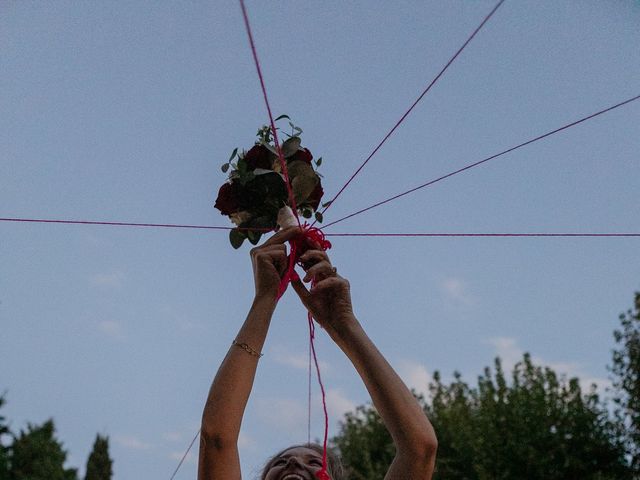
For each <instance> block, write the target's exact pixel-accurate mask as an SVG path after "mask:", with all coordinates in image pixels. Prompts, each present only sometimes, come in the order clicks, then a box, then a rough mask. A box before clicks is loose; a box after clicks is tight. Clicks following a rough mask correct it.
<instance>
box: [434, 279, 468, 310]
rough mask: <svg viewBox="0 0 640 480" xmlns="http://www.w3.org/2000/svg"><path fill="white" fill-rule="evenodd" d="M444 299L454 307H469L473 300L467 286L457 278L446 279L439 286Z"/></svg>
mask: <svg viewBox="0 0 640 480" xmlns="http://www.w3.org/2000/svg"><path fill="white" fill-rule="evenodd" d="M440 288H441V289H442V292H443V293H444V295H445V298H446V299H447V300H448V301H449V302H452V303H453V304H454V305H462V306H469V305H473V304H474V303H475V299H474V298H473V296H472V295H471V294H470V293H469V291H468V290H469V289H468V287H467V284H466V283H465V282H464V281H463V280H461V279H459V278H447V279H445V280H443V282H442V283H441V285H440Z"/></svg>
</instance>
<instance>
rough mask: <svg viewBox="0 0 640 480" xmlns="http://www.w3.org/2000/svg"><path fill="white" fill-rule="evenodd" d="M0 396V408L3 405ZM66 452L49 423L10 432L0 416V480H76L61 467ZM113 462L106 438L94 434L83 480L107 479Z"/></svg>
mask: <svg viewBox="0 0 640 480" xmlns="http://www.w3.org/2000/svg"><path fill="white" fill-rule="evenodd" d="M5 401H6V399H5V397H4V396H2V397H0V408H2V406H3V405H4V404H5ZM66 460H67V452H66V451H65V450H64V448H63V445H62V443H61V442H60V441H59V440H58V439H57V438H56V432H55V426H54V423H53V420H47V421H46V422H44V423H43V424H42V425H32V424H28V425H27V429H26V430H20V432H19V433H17V434H16V433H14V432H12V431H11V429H10V428H9V425H8V424H7V420H6V418H5V417H4V416H2V415H0V480H78V471H77V469H75V468H65V466H64V464H65V462H66ZM112 465H113V460H112V459H111V457H110V456H109V438H108V437H106V436H101V435H99V434H98V435H96V440H95V442H94V444H93V450H92V451H91V453H90V454H89V458H88V459H87V468H86V474H85V477H84V480H111V476H112Z"/></svg>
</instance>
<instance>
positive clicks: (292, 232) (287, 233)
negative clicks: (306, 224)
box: [262, 227, 302, 247]
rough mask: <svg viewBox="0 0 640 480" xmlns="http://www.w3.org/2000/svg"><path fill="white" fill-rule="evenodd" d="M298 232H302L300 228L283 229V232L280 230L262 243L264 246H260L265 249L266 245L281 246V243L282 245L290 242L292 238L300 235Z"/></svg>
mask: <svg viewBox="0 0 640 480" xmlns="http://www.w3.org/2000/svg"><path fill="white" fill-rule="evenodd" d="M300 232H302V230H301V229H300V227H289V228H285V229H284V230H280V231H279V232H277V233H276V234H275V235H273V236H272V237H271V238H270V239H269V240H267V241H266V242H264V244H263V245H262V246H263V247H266V246H268V245H278V244H282V243H284V242H286V241H289V240H291V239H292V238H293V237H295V236H296V235H298V234H300Z"/></svg>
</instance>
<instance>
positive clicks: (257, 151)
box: [244, 145, 271, 172]
mask: <svg viewBox="0 0 640 480" xmlns="http://www.w3.org/2000/svg"><path fill="white" fill-rule="evenodd" d="M244 161H245V162H247V170H248V171H250V172H252V171H254V170H255V169H256V168H264V169H266V170H271V152H270V151H269V150H268V149H267V147H265V146H264V145H254V146H253V147H251V150H249V151H248V152H247V153H246V155H245V156H244Z"/></svg>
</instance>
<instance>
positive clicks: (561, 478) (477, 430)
mask: <svg viewBox="0 0 640 480" xmlns="http://www.w3.org/2000/svg"><path fill="white" fill-rule="evenodd" d="M613 336H614V340H615V348H614V350H613V356H612V360H611V364H610V365H609V366H608V368H609V371H610V373H611V380H612V387H611V389H608V390H609V391H608V392H607V398H602V397H601V396H600V395H598V392H597V390H596V387H595V385H593V386H591V387H590V388H589V389H588V391H586V392H584V391H583V390H582V388H581V386H580V382H579V380H578V379H577V378H570V379H566V378H563V377H562V376H559V375H558V374H557V373H556V372H554V371H553V370H552V369H551V368H549V367H545V366H541V365H536V364H534V362H533V360H532V359H531V356H530V355H529V354H525V355H524V357H523V358H522V360H521V361H520V362H519V363H518V364H516V365H515V367H514V369H513V371H512V372H510V374H507V373H505V372H504V370H503V367H502V364H501V362H500V359H496V361H495V364H494V365H493V368H489V367H487V368H485V369H484V372H483V373H482V374H481V375H480V376H479V377H478V378H477V381H476V382H474V384H473V385H471V384H469V383H467V382H465V381H464V380H463V379H462V377H461V375H460V374H459V373H455V374H454V376H453V380H452V381H451V382H444V381H443V380H442V377H441V375H440V374H439V373H438V372H436V373H435V374H434V376H433V381H432V382H431V383H430V385H429V393H428V396H427V397H428V398H424V397H418V398H419V401H420V402H421V405H422V406H423V408H424V411H425V412H426V413H427V415H428V416H429V418H430V419H431V422H432V423H433V426H434V428H435V430H436V434H437V436H438V444H439V445H438V458H437V464H436V473H435V475H434V479H447V480H507V479H509V480H511V479H545V480H577V479H581V480H582V479H593V480H625V479H640V293H636V295H635V308H634V309H632V310H629V311H627V312H626V313H624V314H622V315H620V327H619V329H618V330H616V331H615V332H614V335H613ZM332 443H333V447H334V448H335V449H336V450H338V451H339V453H340V454H341V456H342V458H343V461H344V462H345V463H346V466H347V468H348V470H349V475H348V476H347V478H349V479H350V480H378V479H379V480H382V479H383V478H384V474H385V472H386V471H387V469H388V467H389V464H390V463H391V460H392V459H393V457H394V454H395V450H394V447H393V443H392V441H391V438H390V436H389V434H388V433H387V431H386V429H385V428H384V426H383V424H382V422H381V420H380V417H379V415H378V414H377V412H376V411H375V409H374V408H373V407H372V406H371V405H363V406H360V407H358V408H357V409H356V411H355V412H352V413H349V414H347V415H346V417H345V419H344V421H343V422H342V424H341V429H340V433H339V434H338V435H337V436H336V437H335V438H333V442H332Z"/></svg>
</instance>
